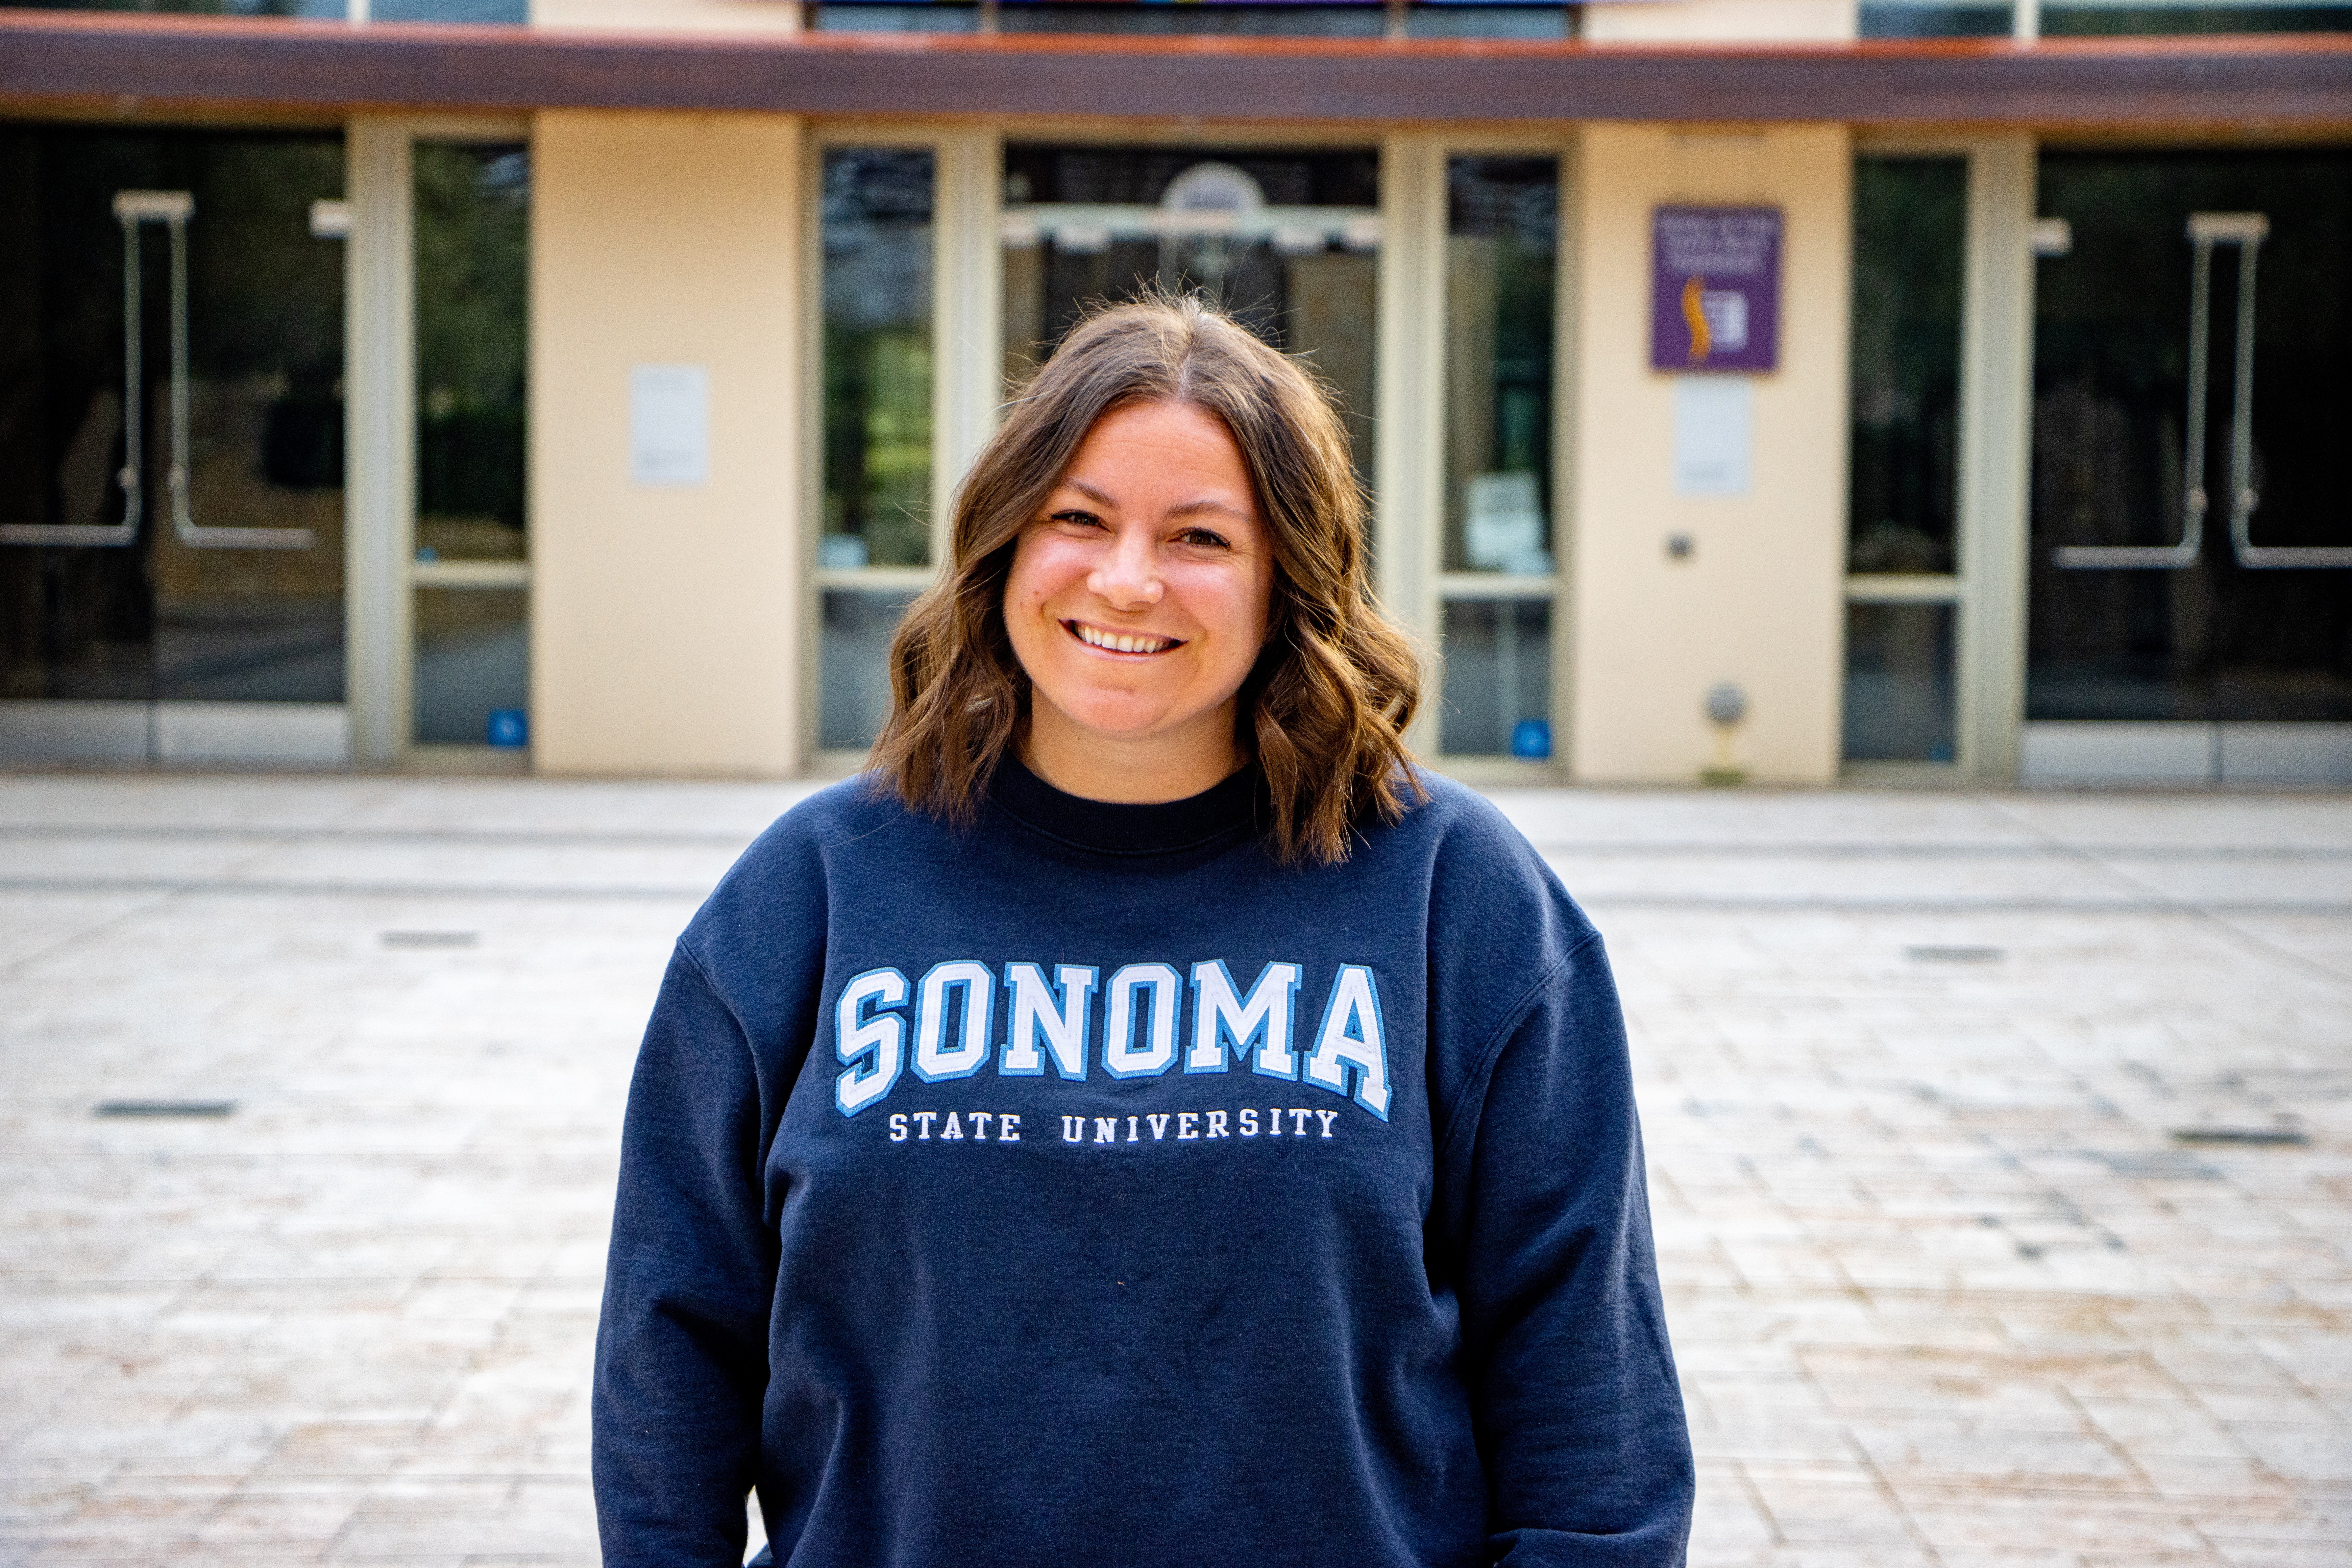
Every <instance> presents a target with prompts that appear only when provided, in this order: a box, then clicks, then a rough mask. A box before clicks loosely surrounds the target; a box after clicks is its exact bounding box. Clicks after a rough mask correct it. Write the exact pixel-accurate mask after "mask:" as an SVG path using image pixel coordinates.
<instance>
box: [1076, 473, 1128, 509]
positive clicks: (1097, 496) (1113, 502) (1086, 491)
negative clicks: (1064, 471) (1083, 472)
mask: <svg viewBox="0 0 2352 1568" xmlns="http://www.w3.org/2000/svg"><path fill="white" fill-rule="evenodd" d="M1062 482H1063V483H1064V484H1066V485H1067V486H1068V487H1069V488H1070V489H1074V490H1076V491H1077V492H1078V493H1079V494H1080V495H1082V496H1085V497H1086V498H1087V500H1091V501H1094V502H1096V503H1097V504H1098V505H1101V506H1107V507H1109V508H1111V509H1112V510H1118V500H1117V498H1115V497H1113V496H1112V495H1111V494H1110V492H1109V491H1108V490H1103V489H1097V488H1096V487H1094V486H1093V485H1090V484H1088V483H1087V481H1086V480H1084V479H1064V480H1063V481H1062Z"/></svg>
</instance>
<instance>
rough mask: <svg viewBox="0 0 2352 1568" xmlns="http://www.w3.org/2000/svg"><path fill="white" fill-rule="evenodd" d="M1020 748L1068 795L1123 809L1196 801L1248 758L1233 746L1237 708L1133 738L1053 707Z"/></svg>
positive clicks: (1029, 727)
mask: <svg viewBox="0 0 2352 1568" xmlns="http://www.w3.org/2000/svg"><path fill="white" fill-rule="evenodd" d="M1039 706H1040V707H1043V705H1042V704H1040V705H1039ZM1014 744H1015V746H1016V748H1017V750H1018V753H1019V755H1020V758H1021V765H1022V766H1024V767H1025V768H1027V769H1028V770H1029V771H1030V772H1031V773H1034V774H1036V775H1037V776H1038V777H1039V778H1040V779H1043V780H1044V781H1045V783H1047V784H1052V785H1053V786H1054V787H1055V789H1057V790H1060V791H1061V792H1062V793H1063V794H1064V795H1076V796H1077V797H1078V798H1079V799H1081V800H1099V801H1108V802H1111V803H1113V804H1116V805H1159V804H1160V803H1162V802H1165V801H1171V800H1187V799H1190V798H1191V797H1192V796H1193V795H1199V794H1200V793H1201V792H1202V790H1205V789H1211V788H1213V787H1214V786H1216V785H1217V784H1222V783H1223V782H1224V781H1225V780H1226V779H1229V778H1231V777H1232V776H1233V775H1234V773H1235V772H1236V771H1238V770H1239V769H1240V767H1241V766H1242V764H1243V763H1244V762H1246V761H1247V760H1248V759H1247V758H1245V757H1244V756H1243V755H1242V752H1241V748H1239V747H1238V746H1236V745H1235V744H1234V713H1233V709H1232V707H1231V706H1230V705H1228V706H1226V707H1224V708H1222V709H1220V710H1217V711H1215V712H1213V713H1204V714H1202V716H1201V719H1200V720H1199V721H1196V722H1195V723H1193V724H1192V725H1188V726H1186V727H1185V729H1184V730H1182V731H1174V732H1171V733H1166V734H1158V735H1145V736H1138V737H1136V738H1134V739H1132V740H1129V739H1125V738H1118V737H1108V736H1104V735H1100V734H1097V733H1095V732H1093V731H1086V730H1081V729H1079V728H1078V727H1077V726H1076V725H1074V724H1071V723H1070V722H1069V721H1067V720H1066V719H1064V718H1062V716H1061V715H1059V714H1057V713H1055V712H1053V711H1052V710H1050V709H1046V710H1045V711H1044V712H1042V713H1041V712H1034V711H1033V712H1032V714H1031V716H1030V720H1029V722H1027V723H1026V724H1024V725H1023V726H1022V729H1021V734H1020V737H1019V739H1018V740H1017V741H1016V742H1014Z"/></svg>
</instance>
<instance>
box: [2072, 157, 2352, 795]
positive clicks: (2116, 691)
mask: <svg viewBox="0 0 2352 1568" xmlns="http://www.w3.org/2000/svg"><path fill="white" fill-rule="evenodd" d="M2040 184H2041V193H2042V195H2041V204H2042V206H2041V210H2042V213H2043V215H2044V218H2043V224H2044V226H2046V227H2048V228H2049V229H2050V231H2051V234H2052V239H2051V242H2050V243H2049V244H2048V245H2046V246H2045V247H2044V248H2045V250H2046V251H2047V252H2049V254H2048V255H2047V256H2046V258H2045V259H2044V260H2043V262H2042V267H2041V275H2040V279H2039V283H2038V288H2037V307H2036V322H2035V339H2034V346H2035V363H2034V412H2033V431H2034V469H2033V491H2032V506H2033V521H2032V536H2033V537H2032V542H2033V550H2032V579H2031V588H2030V593H2031V616H2030V633H2029V642H2028V672H2027V687H2026V701H2027V718H2028V721H2029V723H2028V725H2027V730H2026V771H2027V773H2028V776H2044V777H2061V778H2063V777H2096V776H2116V777H2144V778H2148V779H2151V780H2171V781H2178V782H2200V781H2210V782H2225V781H2231V780H2247V781H2255V780H2263V779H2297V778H2309V779H2340V780H2352V487H2347V485H2346V484H2345V482H2344V478H2343V468H2342V462H2341V458H2340V457H2339V455H2338V449H2339V448H2340V447H2341V446H2342V443H2343V432H2344V431H2345V429H2346V428H2347V426H2352V381H2347V378H2346V377H2345V375H2344V374H2343V365H2344V363H2345V361H2346V358H2347V355H2348V354H2352V150H2346V149H2310V150H2299V151H2290V152H2228V153H2216V152H2153V153H2152V152H2144V151H2143V152H2113V151H2100V152H2052V153H2044V154H2043V156H2042V163H2041V181H2040Z"/></svg>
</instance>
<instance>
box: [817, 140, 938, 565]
mask: <svg viewBox="0 0 2352 1568" xmlns="http://www.w3.org/2000/svg"><path fill="white" fill-rule="evenodd" d="M931 163H932V159H931V154H930V153H929V152H928V151H926V150H922V149H905V148H884V147H836V148H833V149H831V150H829V151H828V152H826V153H825V155H824V539H823V542H821V543H820V544H819V546H818V551H817V559H818V562H819V563H820V564H822V565H825V566H836V567H839V566H920V565H922V564H924V563H926V562H928V561H929V558H930V550H929V547H930V506H931V184H932V168H931Z"/></svg>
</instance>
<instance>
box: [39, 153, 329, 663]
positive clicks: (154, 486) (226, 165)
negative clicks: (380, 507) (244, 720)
mask: <svg viewBox="0 0 2352 1568" xmlns="http://www.w3.org/2000/svg"><path fill="white" fill-rule="evenodd" d="M342 189H343V145H342V138H341V135H340V134H323V135H322V134H319V133H316V132H303V133H299V134H276V133H254V132H237V133H218V132H200V131H149V130H141V131H115V130H106V131H95V130H88V129H83V128H80V127H71V126H34V125H13V126H6V127H0V214H5V219H0V523H8V524H17V525H23V524H30V525H34V526H36V527H38V526H49V527H58V526H63V527H69V528H84V529H89V528H93V527H97V528H104V527H109V526H111V525H114V524H118V523H121V521H124V519H125V517H126V508H125V492H124V490H123V489H122V486H121V482H120V480H119V479H118V478H117V476H118V473H119V471H120V470H121V468H122V467H123V466H124V464H125V462H126V459H127V457H128V444H127V432H126V429H125V425H126V421H125V419H124V378H125V375H126V374H127V372H128V365H127V363H126V361H127V355H126V353H125V343H124V320H123V316H124V311H125V310H126V309H127V308H128V303H129V302H128V300H126V298H125V288H124V284H125V278H124V272H123V268H124V266H125V245H124V235H123V229H122V226H121V223H120V222H119V221H118V220H117V217H116V216H115V211H114V205H113V204H114V198H115V196H116V195H117V194H118V193H121V192H125V191H133V192H163V193H184V194H185V195H186V196H187V197H188V199H189V203H190V205H189V207H188V209H187V210H188V216H187V217H186V219H185V248H184V265H185V268H186V270H185V280H186V289H187V295H186V300H187V316H186V321H187V358H186V361H185V370H184V374H185V375H186V389H187V400H188V427H187V435H188V449H187V450H186V451H185V452H184V453H175V452H174V449H173V448H174V445H175V443H174V437H173V429H172V418H171V402H172V382H173V375H174V363H175V362H174V356H173V342H172V329H171V298H172V273H173V264H172V259H171V255H172V247H171V246H170V245H169V243H168V242H167V237H166V234H165V226H163V224H160V223H158V224H149V225H142V226H141V234H140V245H139V249H138V258H139V259H138V266H139V274H138V277H139V285H140V296H141V297H140V304H139V316H140V320H139V322H138V324H137V331H138V332H139V342H140V351H139V360H140V385H139V386H138V387H137V389H136V390H135V391H133V392H132V393H131V395H132V396H134V397H136V398H138V399H139V400H140V409H141V416H142V450H141V453H140V463H139V468H140V473H139V476H138V480H139V489H140V492H141V494H142V496H143V497H144V498H145V505H144V508H143V515H142V519H141V523H140V527H139V530H138V532H137V534H136V536H135V537H132V538H131V539H130V540H129V541H128V542H126V543H122V544H119V545H91V544H87V543H79V544H76V543H64V542H58V543H47V542H40V543H15V542H12V543H5V544H0V696H5V697H8V698H68V699H96V700H132V701H144V700H150V699H153V698H159V697H160V698H172V699H199V700H214V701H310V702H340V701H341V700H343V490H342V487H343V440H342V437H343V415H342V385H341V382H342V373H343V256H342V247H341V243H340V242H338V241H335V240H332V239H323V238H320V237H314V236H313V235H312V234H311V232H310V223H309V217H310V204H311V203H312V202H314V201H320V200H330V199H334V198H337V197H340V196H341V195H342ZM175 460H176V461H182V462H184V464H185V468H186V478H187V492H186V493H187V512H188V516H189V520H190V521H192V522H194V524H197V525H200V526H203V527H210V528H237V529H273V530H284V531H286V534H285V537H286V538H288V539H289V540H290V539H296V538H299V537H301V533H302V531H305V530H307V531H308V532H309V543H308V544H307V545H306V546H305V547H303V548H270V549H246V548H220V547H217V546H214V547H205V546H200V545H195V544H191V543H189V542H187V541H186V540H185V539H184V538H182V537H181V536H180V535H179V533H178V531H176V530H175V527H174V523H173V506H172V504H171V501H170V496H171V483H170V479H171V471H172V468H173V463H174V462H175Z"/></svg>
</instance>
